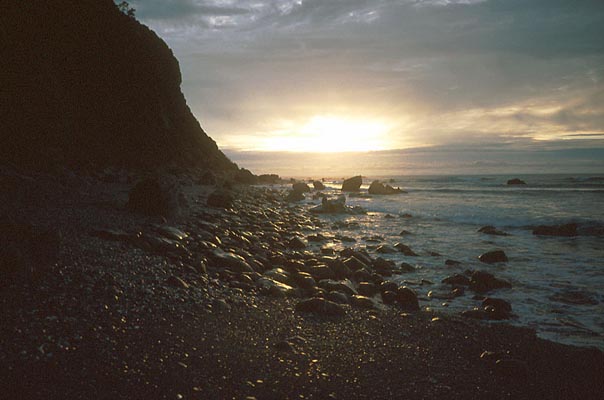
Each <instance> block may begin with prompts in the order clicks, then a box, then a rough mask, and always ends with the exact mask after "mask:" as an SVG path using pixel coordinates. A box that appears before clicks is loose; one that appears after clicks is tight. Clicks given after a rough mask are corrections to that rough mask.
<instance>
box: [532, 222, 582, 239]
mask: <svg viewBox="0 0 604 400" xmlns="http://www.w3.org/2000/svg"><path fill="white" fill-rule="evenodd" d="M577 227H578V225H577V224H564V225H540V226H538V227H536V228H535V229H533V235H543V236H566V237H572V236H577Z"/></svg>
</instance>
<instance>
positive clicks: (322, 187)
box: [312, 181, 325, 190]
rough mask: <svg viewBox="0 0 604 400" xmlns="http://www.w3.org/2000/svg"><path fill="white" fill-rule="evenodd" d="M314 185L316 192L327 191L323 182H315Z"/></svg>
mask: <svg viewBox="0 0 604 400" xmlns="http://www.w3.org/2000/svg"><path fill="white" fill-rule="evenodd" d="M312 185H313V187H314V188H315V190H325V185H324V184H323V182H321V181H313V183H312Z"/></svg>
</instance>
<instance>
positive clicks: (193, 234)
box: [0, 173, 604, 399]
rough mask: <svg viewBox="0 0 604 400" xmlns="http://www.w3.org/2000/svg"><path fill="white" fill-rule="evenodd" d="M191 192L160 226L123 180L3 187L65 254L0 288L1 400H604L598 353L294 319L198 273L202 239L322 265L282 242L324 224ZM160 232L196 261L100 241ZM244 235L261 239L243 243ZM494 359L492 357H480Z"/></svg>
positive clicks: (392, 320)
mask: <svg viewBox="0 0 604 400" xmlns="http://www.w3.org/2000/svg"><path fill="white" fill-rule="evenodd" d="M181 180H182V181H183V183H184V184H185V185H184V188H185V192H186V195H187V198H188V203H189V206H188V207H187V208H186V209H184V210H183V211H182V212H181V214H180V215H179V216H177V217H173V218H170V219H168V220H167V221H164V220H162V219H161V218H159V217H144V216H140V215H135V214H132V213H130V212H129V211H127V210H126V208H125V204H126V202H127V195H128V190H129V189H130V187H131V186H132V185H131V184H128V183H103V182H101V181H100V180H98V179H92V178H82V177H77V176H69V175H63V176H60V177H50V176H44V177H40V176H27V177H25V176H21V175H15V174H7V173H5V174H4V175H2V176H1V177H0V187H1V188H2V192H1V194H0V215H10V216H11V219H12V220H14V221H21V222H22V221H29V222H30V223H33V224H35V225H38V226H43V227H48V228H52V229H53V230H56V231H59V232H60V233H61V243H62V244H61V250H60V254H59V258H58V260H57V261H56V262H53V263H52V265H49V266H47V267H46V268H45V269H44V270H41V271H38V270H36V271H34V272H33V273H18V274H17V275H15V276H11V277H10V279H9V280H8V281H7V280H6V279H5V277H6V275H5V276H3V277H2V278H3V281H2V282H3V284H2V286H0V306H1V310H2V313H1V318H2V319H1V323H0V343H1V346H0V398H6V399H37V398H40V399H48V398H52V399H80V398H81V399H116V398H124V399H155V398H167V399H180V398H184V399H188V398H197V399H230V398H234V399H245V398H247V397H248V396H252V398H253V397H255V398H257V399H285V398H289V399H305V398H315V399H328V398H335V399H353V398H372V399H398V398H400V399H432V398H440V399H458V398H463V399H504V398H505V399H601V398H603V395H604V356H603V354H602V352H601V351H599V350H595V349H583V348H576V347H572V346H566V345H561V344H557V343H552V342H549V341H546V340H542V339H538V338H537V337H536V336H535V334H534V332H533V331H531V330H529V329H521V328H516V327H511V326H509V325H507V324H501V323H499V324H495V325H494V324H486V323H481V322H477V321H474V320H468V319H464V318H462V317H458V316H444V315H435V314H432V313H429V312H425V311H421V312H417V313H410V314H406V313H403V312H402V311H401V310H400V309H397V308H396V307H395V306H388V307H384V309H382V310H361V309H354V308H351V307H349V306H345V309H346V315H345V316H343V317H324V316H316V315H308V314H300V313H298V312H295V311H294V307H295V304H296V303H297V302H298V301H299V299H296V298H274V297H270V296H266V295H262V294H259V293H258V292H257V290H256V289H255V286H254V284H253V283H251V284H250V283H248V284H245V282H243V281H244V280H242V279H240V278H237V277H236V276H235V275H234V274H228V273H225V271H224V270H223V269H221V268H219V266H217V265H212V263H211V262H209V263H208V273H207V274H204V273H200V272H199V271H198V270H196V260H197V259H196V258H195V257H197V256H198V255H199V254H204V253H207V252H209V249H207V248H206V247H207V245H199V242H200V241H201V239H202V238H206V239H208V238H209V237H208V232H210V233H211V234H212V235H215V236H217V237H219V238H220V242H221V246H222V247H224V248H228V247H231V248H236V247H244V248H248V249H250V250H253V249H254V248H255V249H257V251H258V252H259V253H264V254H267V253H271V252H272V253H276V252H281V253H283V255H284V256H285V257H286V258H295V259H303V260H306V261H308V260H312V259H313V257H317V256H316V255H313V254H310V253H309V254H306V255H303V254H302V255H301V254H295V253H293V252H292V251H290V250H287V249H286V248H285V246H284V244H283V243H285V242H286V241H287V239H288V238H289V237H291V235H292V234H293V233H294V232H300V233H302V234H309V232H310V231H309V229H310V228H313V227H316V228H317V230H316V231H315V233H316V232H322V228H321V227H320V226H321V224H320V221H319V220H317V219H315V218H314V217H309V216H308V215H306V214H305V213H304V212H303V211H302V209H301V208H299V207H295V206H294V207H290V206H289V205H287V204H285V203H282V202H281V201H279V199H280V198H281V194H280V193H277V192H274V191H271V190H267V189H256V188H238V189H237V200H236V201H235V203H234V205H233V208H232V210H227V211H225V210H220V209H210V208H208V207H206V206H205V199H206V197H207V195H208V193H209V191H211V190H212V188H211V187H204V186H198V185H194V184H191V181H190V180H189V179H186V178H182V179H181ZM269 208H270V211H267V210H268V209H269ZM154 224H155V225H154ZM157 224H159V225H164V226H165V225H169V226H172V227H177V228H180V229H181V230H183V231H186V232H188V233H189V234H190V237H189V239H186V240H183V241H182V244H183V245H185V246H186V247H188V248H189V250H190V251H191V253H192V254H188V253H181V252H180V251H179V250H165V251H164V250H161V251H160V250H158V249H157V248H153V247H148V248H143V247H141V246H138V245H133V244H132V242H131V241H130V240H128V239H124V240H120V239H117V240H113V239H112V240H108V239H106V238H100V237H97V236H94V235H91V234H90V233H91V231H93V230H97V229H108V228H110V229H121V230H124V231H127V232H129V233H131V232H138V231H140V232H147V233H148V232H155V231H156V229H157ZM268 230H270V231H271V232H273V233H276V236H270V235H268V234H266V232H267V231H268ZM244 231H247V232H249V233H250V234H249V235H248V236H247V237H251V238H255V239H257V240H252V241H251V242H252V244H247V243H245V241H244V240H242V239H240V238H239V236H238V235H240V234H241V233H242V232H244ZM114 239H115V238H114ZM196 243H197V244H196ZM250 253H252V255H255V254H254V253H253V251H250ZM40 269H42V267H40ZM171 277H172V278H174V277H177V278H180V279H182V280H183V281H184V282H186V283H187V284H188V285H189V287H188V288H184V287H182V288H178V287H175V286H173V285H171V284H170V283H169V282H170V281H169V280H168V279H169V278H171ZM254 279H257V276H256V277H254ZM177 285H178V284H177ZM435 317H437V318H436V319H434V318H435ZM288 338H289V340H288ZM284 341H287V343H286V342H284ZM484 351H491V352H495V354H494V355H492V356H491V357H483V358H481V354H482V353H483V352H484ZM498 359H499V360H503V361H502V362H500V363H499V364H497V363H496V360H498Z"/></svg>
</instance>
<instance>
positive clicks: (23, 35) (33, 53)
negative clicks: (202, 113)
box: [0, 0, 237, 170]
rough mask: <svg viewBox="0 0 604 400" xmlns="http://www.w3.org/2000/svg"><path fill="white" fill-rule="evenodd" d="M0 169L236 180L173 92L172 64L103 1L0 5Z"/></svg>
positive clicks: (164, 49)
mask: <svg viewBox="0 0 604 400" xmlns="http://www.w3.org/2000/svg"><path fill="white" fill-rule="evenodd" d="M0 60H2V62H0V134H1V136H2V140H1V142H2V143H1V146H0V161H2V162H10V163H12V164H15V165H17V166H27V167H34V168H42V169H44V168H47V167H48V166H49V165H57V164H59V165H67V166H73V167H79V166H100V167H102V166H109V165H114V166H121V167H143V168H148V167H154V166H159V165H178V166H191V167H193V166H194V167H203V168H207V169H214V170H236V169H237V166H236V165H235V164H233V163H232V162H231V161H230V160H229V159H228V158H227V157H226V156H225V155H224V154H223V153H222V152H221V151H220V150H219V149H218V147H217V145H216V143H215V142H214V141H213V140H212V139H211V138H210V137H208V136H207V134H206V133H205V132H204V131H203V129H202V128H201V126H200V125H199V123H198V121H197V120H196V119H195V117H194V116H193V114H192V113H191V110H190V109H189V107H188V106H187V104H186V101H185V98H184V96H183V94H182V92H181V90H180V84H181V74H180V68H179V64H178V61H177V60H176V58H175V57H174V55H173V53H172V51H171V50H170V48H169V47H168V46H167V45H166V43H165V42H164V41H163V40H162V39H160V38H159V37H158V36H157V35H156V34H155V33H154V32H153V31H152V30H150V29H149V28H148V27H146V26H145V25H143V24H141V23H140V22H138V21H137V20H135V19H134V18H132V17H130V16H128V15H125V14H123V13H122V12H120V11H119V10H118V8H117V6H116V5H115V4H114V3H113V1H112V0H63V1H59V2H55V1H46V0H30V1H25V2H24V1H11V2H2V9H1V12H0Z"/></svg>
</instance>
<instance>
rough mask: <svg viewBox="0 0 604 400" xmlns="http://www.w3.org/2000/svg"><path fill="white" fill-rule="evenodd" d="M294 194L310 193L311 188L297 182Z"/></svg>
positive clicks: (293, 187)
mask: <svg viewBox="0 0 604 400" xmlns="http://www.w3.org/2000/svg"><path fill="white" fill-rule="evenodd" d="M292 189H293V190H294V192H299V193H307V192H310V187H309V186H308V185H307V184H306V183H304V182H296V183H294V184H292Z"/></svg>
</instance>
